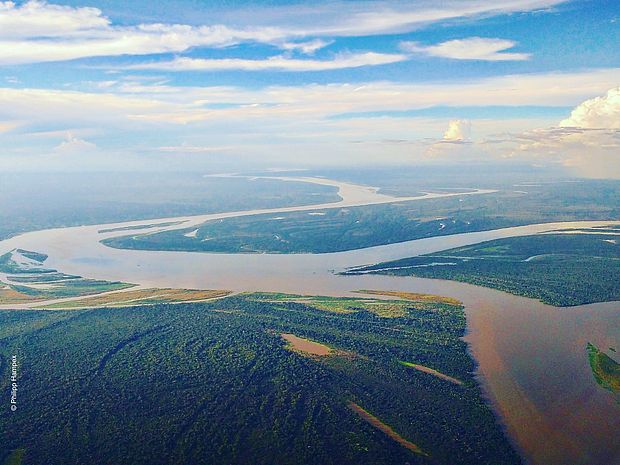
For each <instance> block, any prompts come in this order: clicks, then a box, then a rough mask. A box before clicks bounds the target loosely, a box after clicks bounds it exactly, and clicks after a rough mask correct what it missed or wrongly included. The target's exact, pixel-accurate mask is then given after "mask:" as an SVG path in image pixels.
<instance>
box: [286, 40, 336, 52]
mask: <svg viewBox="0 0 620 465" xmlns="http://www.w3.org/2000/svg"><path fill="white" fill-rule="evenodd" d="M333 43H334V41H333V40H321V39H315V40H309V41H306V42H284V43H282V44H280V45H279V47H280V48H281V49H282V50H291V51H296V50H297V51H300V52H301V53H303V54H306V55H314V53H315V52H316V51H317V50H320V49H322V48H325V47H327V46H328V45H331V44H333Z"/></svg>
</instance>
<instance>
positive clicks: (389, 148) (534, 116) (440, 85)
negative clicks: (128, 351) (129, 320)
mask: <svg viewBox="0 0 620 465" xmlns="http://www.w3.org/2000/svg"><path fill="white" fill-rule="evenodd" d="M619 44H620V2H619V1H617V0H608V1H606V0H501V1H499V0H447V1H439V0H433V1H427V0H409V1H399V0H379V1H352V0H348V1H327V2H302V1H294V2H292V1H275V0H271V1H270V0H263V1H247V0H213V1H208V2H207V1H198V0H177V1H153V0H150V1H146V0H133V1H131V2H127V1H120V0H101V1H95V0H77V1H73V0H72V1H56V2H44V1H25V2H11V1H0V169H1V170H2V171H20V170H61V171H63V170H84V169H87V170H89V169H92V170H100V169H105V170H109V169H131V170H134V169H137V170H140V169H170V168H171V167H174V168H179V167H188V169H192V168H194V167H195V168H203V167H207V168H208V167H209V166H218V167H219V166H225V165H226V164H230V165H231V166H243V165H247V166H262V167H311V166H353V165H355V166H360V165H402V164H410V165H412V166H415V165H416V164H433V163H439V164H459V163H486V162H488V163H513V162H514V163H526V164H531V165H532V166H557V167H561V168H565V169H569V170H570V171H571V172H572V173H574V174H575V175H578V176H587V177H613V178H620V47H619V46H618V45H619Z"/></svg>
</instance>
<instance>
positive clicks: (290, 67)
mask: <svg viewBox="0 0 620 465" xmlns="http://www.w3.org/2000/svg"><path fill="white" fill-rule="evenodd" d="M406 59H407V56H405V55H398V54H386V53H373V52H367V53H355V54H346V55H337V56H336V57H334V58H333V59H331V60H308V59H305V60H300V59H294V58H289V57H285V56H282V55H279V56H274V57H269V58H266V59H264V60H247V59H239V58H221V59H201V58H175V59H174V60H172V61H164V62H157V63H148V64H142V65H135V66H131V67H129V69H159V70H167V71H215V70H246V71H265V70H275V71H325V70H334V69H343V68H359V67H361V66H371V65H372V66H376V65H384V64H389V63H396V62H399V61H404V60H406Z"/></svg>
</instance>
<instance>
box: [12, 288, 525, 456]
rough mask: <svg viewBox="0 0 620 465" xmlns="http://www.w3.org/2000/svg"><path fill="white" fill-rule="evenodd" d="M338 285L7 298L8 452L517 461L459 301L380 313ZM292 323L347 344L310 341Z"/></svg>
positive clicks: (312, 335) (313, 336)
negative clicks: (477, 371)
mask: <svg viewBox="0 0 620 465" xmlns="http://www.w3.org/2000/svg"><path fill="white" fill-rule="evenodd" d="M326 300H327V299H325V298H323V299H319V303H320V306H321V308H320V309H319V308H315V307H314V299H306V300H303V301H300V300H299V299H296V298H283V296H280V295H269V294H252V295H239V296H234V297H228V298H225V299H221V300H219V301H213V302H208V303H193V304H180V305H174V306H173V305H155V306H150V307H134V308H130V309H127V308H123V309H93V310H75V311H72V312H64V311H54V312H50V311H2V312H0V392H2V393H3V394H2V396H1V398H2V406H1V408H0V424H2V425H7V426H9V427H7V428H3V430H2V439H1V441H0V463H2V461H3V460H5V459H6V458H7V457H8V455H9V454H10V453H11V451H13V450H17V449H26V450H25V455H24V460H23V463H24V464H26V465H28V464H43V463H45V464H46V465H56V464H63V465H71V464H84V463H92V464H95V463H96V464H101V465H106V464H110V465H112V464H114V465H123V464H132V465H141V464H144V465H157V464H171V463H210V464H255V465H260V464H266V465H267V464H269V465H272V464H301V463H303V464H308V465H312V464H322V465H324V464H338V465H346V464H361V463H363V464H389V465H392V464H405V463H409V464H446V465H447V464H450V465H456V464H472V465H473V464H476V465H484V464H503V465H507V464H516V463H519V459H518V457H517V456H516V454H515V452H514V451H513V450H512V449H511V447H510V445H509V444H508V442H507V440H506V439H505V437H504V435H503V433H502V431H501V428H500V427H499V426H498V424H497V422H496V419H495V417H494V415H493V413H492V411H491V410H490V408H489V406H488V405H487V403H486V402H485V401H484V399H483V397H482V394H481V391H480V389H479V387H478V385H477V383H476V381H475V379H474V377H473V375H472V372H473V370H474V364H473V361H472V359H471V358H470V357H469V354H468V352H467V347H466V344H465V343H464V342H463V341H462V340H461V336H463V334H464V331H465V318H464V312H463V309H462V307H460V306H458V305H451V304H445V303H435V304H433V305H432V306H429V305H430V304H429V303H428V302H423V304H421V305H418V304H417V303H416V302H409V303H408V304H407V311H406V313H405V315H401V316H395V315H391V318H382V317H380V316H378V315H377V314H375V313H373V312H370V311H366V310H365V309H364V308H363V307H362V304H361V303H360V302H359V301H358V302H357V303H356V309H355V311H353V312H351V311H347V312H344V313H342V312H339V311H337V309H338V305H336V304H335V303H333V305H331V306H327V307H326V306H325V302H326ZM332 300H337V299H332ZM345 307H346V308H347V309H348V310H351V306H350V302H349V303H348V304H346V305H345ZM334 309H336V310H334ZM332 310H334V311H332ZM281 333H290V334H295V335H297V336H299V337H304V338H308V339H309V340H312V341H316V342H318V343H322V344H325V345H327V346H329V347H331V348H334V349H335V350H334V352H333V353H330V355H328V356H324V357H318V356H308V355H304V354H302V353H300V352H298V351H293V350H289V349H287V343H286V341H284V340H283V339H282V337H281V336H280V334H281ZM12 355H17V358H18V364H19V368H18V383H19V391H18V403H17V405H18V410H17V411H16V412H11V411H10V410H9V408H8V401H7V398H6V395H5V393H7V392H8V388H9V372H10V367H9V365H10V359H11V356H12ZM402 360H406V361H408V362H411V363H417V364H420V365H424V366H428V367H432V368H433V369H436V370H438V371H440V372H442V373H445V374H447V375H450V376H454V377H455V378H458V379H459V380H462V381H463V382H464V384H463V385H457V384H454V383H451V382H449V381H446V380H444V379H441V378H438V377H437V376H433V375H432V374H428V373H424V372H421V371H419V370H416V369H412V368H409V367H407V366H404V365H403V364H401V363H400V361H402ZM352 406H358V407H359V409H362V410H359V409H358V410H357V412H356V411H353V409H352ZM371 423H375V424H374V425H373V424H371ZM377 425H378V426H377ZM390 432H391V433H390ZM388 433H389V434H391V436H390V435H388ZM392 433H393V434H392ZM399 437H400V438H402V441H400V442H399V441H397V440H395V438H399ZM403 441H405V442H403ZM403 444H404V445H407V444H415V445H416V446H418V447H419V448H420V449H421V450H422V451H424V453H428V454H430V457H426V456H424V455H421V454H419V453H416V452H415V451H414V450H412V448H407V447H404V445H403Z"/></svg>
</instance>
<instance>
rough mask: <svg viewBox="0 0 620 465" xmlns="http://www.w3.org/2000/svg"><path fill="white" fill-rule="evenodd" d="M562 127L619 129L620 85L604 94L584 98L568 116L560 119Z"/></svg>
mask: <svg viewBox="0 0 620 465" xmlns="http://www.w3.org/2000/svg"><path fill="white" fill-rule="evenodd" d="M559 125H560V126H562V127H578V128H590V129H591V128H607V129H620V87H616V88H615V89H610V90H609V91H608V92H607V94H606V95H604V96H602V97H595V98H592V99H589V100H586V101H585V102H583V103H582V104H580V105H578V106H577V107H576V108H575V109H574V110H573V111H572V112H571V114H570V116H569V117H568V118H566V119H564V120H562V121H560V124H559Z"/></svg>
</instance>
